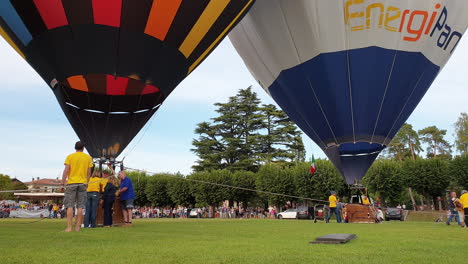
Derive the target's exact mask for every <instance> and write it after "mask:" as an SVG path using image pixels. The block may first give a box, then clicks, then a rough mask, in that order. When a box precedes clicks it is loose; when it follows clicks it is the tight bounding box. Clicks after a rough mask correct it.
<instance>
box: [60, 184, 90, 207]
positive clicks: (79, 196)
mask: <svg viewBox="0 0 468 264" xmlns="http://www.w3.org/2000/svg"><path fill="white" fill-rule="evenodd" d="M65 188H66V189H65V196H64V198H63V205H65V208H73V207H75V205H76V208H85V207H86V200H87V193H86V185H84V184H81V183H74V184H67V186H66V187H65Z"/></svg>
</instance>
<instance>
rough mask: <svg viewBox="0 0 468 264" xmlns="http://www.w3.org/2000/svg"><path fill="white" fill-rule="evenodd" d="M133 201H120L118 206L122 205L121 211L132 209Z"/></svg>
mask: <svg viewBox="0 0 468 264" xmlns="http://www.w3.org/2000/svg"><path fill="white" fill-rule="evenodd" d="M133 200H134V199H127V200H120V204H121V205H122V209H133V207H134V206H133Z"/></svg>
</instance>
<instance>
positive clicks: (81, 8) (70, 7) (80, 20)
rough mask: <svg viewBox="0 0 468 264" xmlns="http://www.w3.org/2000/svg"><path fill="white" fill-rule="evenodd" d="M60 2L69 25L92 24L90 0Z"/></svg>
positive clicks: (63, 0) (64, 0)
mask: <svg viewBox="0 0 468 264" xmlns="http://www.w3.org/2000/svg"><path fill="white" fill-rule="evenodd" d="M62 4H63V7H64V9H65V13H66V14H67V20H68V22H69V23H70V25H89V24H94V19H93V3H92V1H91V0H80V1H76V0H62Z"/></svg>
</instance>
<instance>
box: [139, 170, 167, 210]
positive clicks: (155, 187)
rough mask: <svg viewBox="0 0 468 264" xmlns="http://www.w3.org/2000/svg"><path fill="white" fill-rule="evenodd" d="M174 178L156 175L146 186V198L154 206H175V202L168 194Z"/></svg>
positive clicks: (149, 179)
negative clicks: (169, 185)
mask: <svg viewBox="0 0 468 264" xmlns="http://www.w3.org/2000/svg"><path fill="white" fill-rule="evenodd" d="M172 177H174V176H173V175H172V174H167V173H162V174H155V175H153V176H151V177H149V178H148V183H147V185H146V196H147V197H148V200H149V201H150V202H151V204H153V205H154V206H160V207H166V206H171V207H172V206H173V205H174V202H173V201H172V200H171V198H170V196H169V194H168V190H167V189H168V188H167V186H168V183H169V181H170V180H172Z"/></svg>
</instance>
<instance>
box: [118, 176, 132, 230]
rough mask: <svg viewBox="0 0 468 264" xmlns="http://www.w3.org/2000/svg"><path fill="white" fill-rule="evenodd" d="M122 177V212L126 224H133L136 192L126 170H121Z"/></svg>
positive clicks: (120, 191)
mask: <svg viewBox="0 0 468 264" xmlns="http://www.w3.org/2000/svg"><path fill="white" fill-rule="evenodd" d="M119 178H120V190H119V193H120V202H121V205H122V213H123V217H124V221H125V224H126V225H131V224H132V209H133V207H134V206H133V201H134V199H135V192H134V191H133V184H132V180H130V178H128V177H127V176H126V175H125V171H120V172H119Z"/></svg>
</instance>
